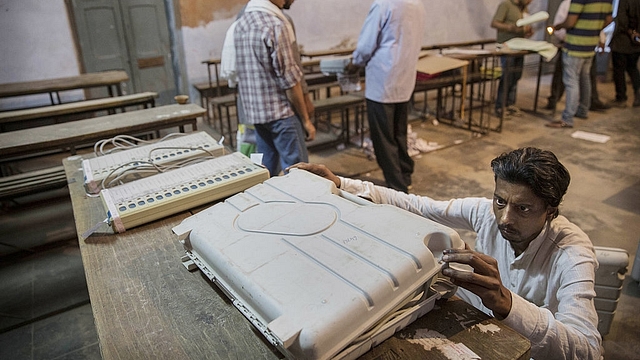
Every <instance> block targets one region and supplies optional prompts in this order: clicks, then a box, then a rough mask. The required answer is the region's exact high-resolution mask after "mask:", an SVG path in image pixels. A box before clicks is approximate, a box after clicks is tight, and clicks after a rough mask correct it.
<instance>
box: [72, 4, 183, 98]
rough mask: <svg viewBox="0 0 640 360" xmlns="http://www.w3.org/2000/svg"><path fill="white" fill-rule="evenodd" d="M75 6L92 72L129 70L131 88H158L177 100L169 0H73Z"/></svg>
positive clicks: (163, 95) (162, 94) (85, 62)
mask: <svg viewBox="0 0 640 360" xmlns="http://www.w3.org/2000/svg"><path fill="white" fill-rule="evenodd" d="M71 6H72V13H73V18H74V20H75V28H76V35H77V39H78V42H79V48H80V52H81V58H82V62H83V65H84V68H85V71H86V72H95V71H104V70H114V69H122V70H125V71H126V72H127V74H129V78H130V81H129V84H128V85H127V89H126V91H127V93H136V92H143V91H155V92H157V93H158V94H159V99H158V100H157V103H158V104H169V103H172V102H173V96H175V95H176V93H177V91H176V84H175V79H174V73H173V67H172V61H171V43H170V37H169V26H168V22H167V14H166V10H165V4H164V0H71ZM99 91H100V90H99ZM93 95H94V94H92V96H93Z"/></svg>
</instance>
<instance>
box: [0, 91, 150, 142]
mask: <svg viewBox="0 0 640 360" xmlns="http://www.w3.org/2000/svg"><path fill="white" fill-rule="evenodd" d="M157 97H158V94H157V93H155V92H144V93H139V94H131V95H123V96H115V97H109V98H102V99H93V100H85V101H77V102H72V103H66V104H60V105H51V106H43V107H37V108H31V109H22V110H12V111H5V112H0V131H2V132H4V131H9V130H19V129H24V128H29V127H35V126H38V122H42V120H49V121H50V122H53V123H57V122H61V121H60V120H65V119H69V118H70V117H71V116H73V115H81V114H91V113H95V112H98V111H107V112H108V113H109V114H114V113H115V112H116V109H121V111H122V112H124V111H125V108H126V107H132V106H143V107H144V108H145V109H147V108H149V107H154V106H155V99H156V98H157ZM45 125H48V124H45Z"/></svg>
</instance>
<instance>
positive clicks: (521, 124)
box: [0, 75, 640, 359]
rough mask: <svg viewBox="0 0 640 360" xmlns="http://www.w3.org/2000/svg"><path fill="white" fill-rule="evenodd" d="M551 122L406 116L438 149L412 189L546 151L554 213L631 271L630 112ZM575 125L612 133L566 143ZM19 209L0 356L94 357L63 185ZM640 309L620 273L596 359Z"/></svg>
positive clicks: (358, 166)
mask: <svg viewBox="0 0 640 360" xmlns="http://www.w3.org/2000/svg"><path fill="white" fill-rule="evenodd" d="M549 82H550V76H548V75H547V76H543V78H542V85H541V96H540V100H539V106H540V107H542V106H544V104H545V103H546V102H545V101H544V97H546V96H547V94H548V89H549ZM534 89H535V77H531V76H529V77H525V78H523V79H522V80H521V82H520V84H519V98H518V106H519V107H521V108H522V109H532V108H533V105H532V104H533V97H534V96H533V94H534ZM599 92H600V97H601V99H602V100H605V101H608V100H611V99H613V97H614V92H613V84H612V83H610V82H606V83H601V84H599ZM629 103H631V102H629ZM561 109H562V107H560V109H559V111H561ZM550 118H551V115H550V114H549V113H548V112H546V111H544V110H540V111H539V114H538V115H535V116H534V115H531V114H528V113H525V114H524V115H523V116H522V117H519V118H513V119H511V120H508V121H506V122H505V123H504V125H503V130H502V132H499V133H498V132H490V133H489V134H486V135H481V136H479V135H476V134H472V133H470V132H468V131H466V130H461V129H458V128H454V127H451V126H448V125H443V124H440V125H435V124H434V122H432V118H428V119H427V120H424V121H422V120H420V119H418V120H415V121H413V122H412V123H411V125H412V129H413V131H414V132H415V134H416V135H417V137H418V138H420V139H423V140H425V141H428V142H430V145H438V146H440V147H441V148H440V149H438V150H435V151H431V152H427V153H423V154H419V155H417V156H415V157H414V158H415V160H416V171H415V173H414V176H413V190H412V191H413V192H414V193H416V194H424V195H429V196H431V197H433V198H436V199H449V198H451V197H465V196H486V197H490V196H491V195H492V192H493V175H492V172H491V169H490V167H489V162H490V161H491V159H493V158H494V157H495V156H497V155H499V154H500V153H502V152H505V151H509V150H512V149H514V148H518V147H523V146H536V147H541V148H545V149H548V150H551V151H553V152H554V153H555V154H556V155H557V156H558V158H559V159H560V161H561V162H563V163H564V164H565V166H566V167H567V168H568V169H569V171H570V172H571V176H572V181H571V185H570V187H569V191H568V194H567V195H566V197H565V200H564V202H563V204H562V205H561V209H560V211H561V213H562V214H564V215H565V216H567V217H568V218H569V219H570V220H572V221H573V222H575V223H576V224H577V225H578V226H580V227H581V228H582V229H583V230H584V231H585V232H586V233H587V234H588V235H589V236H590V237H591V239H592V241H593V243H594V244H595V245H599V246H609V247H617V248H621V249H624V250H626V251H627V252H628V254H629V271H630V270H631V268H632V262H633V260H634V257H635V254H636V250H637V247H638V240H639V239H640V235H638V234H640V156H639V155H640V108H631V107H628V108H626V109H619V108H613V109H609V110H607V111H606V112H603V113H597V112H591V113H590V114H589V119H588V120H581V119H576V127H575V128H574V129H549V128H546V127H544V124H545V122H546V121H548V120H549V119H550ZM494 121H495V119H494ZM578 130H581V131H586V132H590V133H597V134H604V135H608V136H610V140H609V141H607V142H606V143H597V142H592V141H588V140H583V139H579V138H573V137H572V136H571V135H572V134H573V133H574V132H575V131H578ZM310 157H311V161H312V162H316V163H324V164H326V165H328V166H329V167H330V168H331V169H332V170H334V171H335V172H336V173H339V174H342V175H346V176H352V177H360V178H365V179H369V180H372V181H374V182H378V183H382V182H383V178H382V174H381V172H380V171H379V169H378V167H377V165H376V163H375V161H372V160H371V159H370V158H369V157H368V156H367V153H366V152H364V151H363V150H362V149H360V148H358V147H355V146H350V147H347V148H346V149H340V150H338V149H336V148H330V149H325V150H322V151H313V152H312V153H311V155H310ZM29 204H30V205H25V204H23V205H20V206H16V205H15V204H14V205H9V206H7V207H5V208H4V209H3V211H2V213H1V215H2V216H1V217H0V244H5V245H0V255H3V256H1V257H0V359H93V358H95V359H99V358H100V352H99V346H98V342H97V335H96V332H95V328H94V326H93V318H92V314H91V305H90V304H89V303H88V301H89V299H88V293H87V290H86V283H85V279H84V273H83V269H82V260H81V257H80V254H79V250H78V247H77V242H76V241H77V240H75V239H74V238H73V236H70V235H69V234H70V233H71V234H73V223H72V220H71V219H70V215H71V214H70V205H69V203H68V198H67V197H65V195H64V192H62V193H61V194H53V195H51V197H49V198H46V199H44V200H42V201H38V200H34V201H30V202H29ZM25 219H26V221H27V222H26V223H25V222H24V221H25ZM21 221H22V222H21ZM70 221H71V225H69V222H70ZM56 224H57V225H56ZM31 225H33V226H31ZM462 235H463V237H465V239H470V238H471V234H462ZM6 245H10V246H17V247H22V248H30V249H31V250H33V249H37V251H35V252H30V251H17V250H16V249H15V248H14V247H7V246H6ZM34 246H35V248H34ZM638 307H640V288H639V285H638V282H636V281H633V279H631V278H630V276H629V275H627V276H626V278H625V281H624V284H623V290H622V295H621V297H620V301H619V304H618V306H617V310H616V315H615V318H614V321H613V324H612V326H611V328H610V331H609V334H607V335H606V336H605V337H604V347H605V351H606V353H605V358H606V359H638V358H640V356H639V355H638V354H640V320H638V318H637V317H636V316H637V315H634V314H635V312H636V311H637V308H638ZM132 355H133V354H132Z"/></svg>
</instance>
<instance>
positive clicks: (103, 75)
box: [0, 70, 129, 105]
mask: <svg viewBox="0 0 640 360" xmlns="http://www.w3.org/2000/svg"><path fill="white" fill-rule="evenodd" d="M128 80H129V75H127V73H126V72H125V71H123V70H113V71H102V72H95V73H86V74H80V75H77V76H68V77H62V78H55V79H45V80H36V81H24V82H16V83H7V84H0V98H6V97H13V96H23V95H34V94H46V93H48V94H49V98H50V99H51V105H54V104H56V101H55V99H54V97H53V95H54V94H55V95H56V98H57V103H58V104H60V103H61V102H60V94H59V93H60V92H61V91H67V90H75V89H88V88H93V87H102V86H106V87H107V91H108V92H109V96H114V91H113V88H112V87H115V93H116V94H117V95H122V88H121V84H122V83H123V82H126V81H128Z"/></svg>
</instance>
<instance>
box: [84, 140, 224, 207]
mask: <svg viewBox="0 0 640 360" xmlns="http://www.w3.org/2000/svg"><path fill="white" fill-rule="evenodd" d="M206 155H210V156H220V155H224V146H223V145H220V144H218V143H217V142H216V141H215V140H214V139H213V138H212V137H211V136H209V134H207V133H206V132H204V131H200V132H196V133H193V134H189V135H184V136H179V137H176V138H173V139H170V140H165V141H159V142H155V143H152V144H147V145H142V146H137V147H134V148H131V149H128V150H122V151H118V152H114V153H111V154H108V155H103V156H97V157H94V158H89V159H84V160H82V170H83V172H84V183H85V186H86V188H87V191H88V192H90V193H92V194H97V193H99V192H100V189H101V188H102V186H101V185H102V184H101V183H102V181H103V180H104V179H105V178H107V177H109V176H114V175H118V174H119V173H126V172H127V171H130V170H132V169H135V168H136V167H137V166H139V165H140V164H143V163H151V162H153V163H154V164H156V165H164V164H171V163H178V162H180V161H185V160H188V159H194V158H197V157H202V156H206ZM137 175H138V176H139V177H140V176H144V172H138V173H137Z"/></svg>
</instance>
